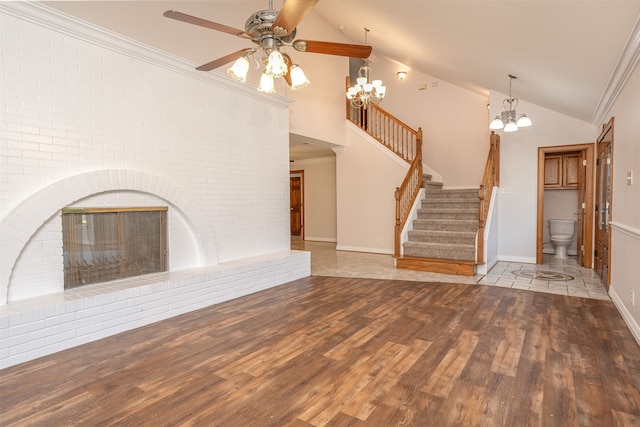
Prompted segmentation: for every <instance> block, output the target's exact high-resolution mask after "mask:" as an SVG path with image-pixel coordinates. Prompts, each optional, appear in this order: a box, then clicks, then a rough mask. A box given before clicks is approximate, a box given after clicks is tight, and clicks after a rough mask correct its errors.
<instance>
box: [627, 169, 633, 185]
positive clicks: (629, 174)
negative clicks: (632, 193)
mask: <svg viewBox="0 0 640 427" xmlns="http://www.w3.org/2000/svg"><path fill="white" fill-rule="evenodd" d="M632 184H633V171H629V172H627V185H632Z"/></svg>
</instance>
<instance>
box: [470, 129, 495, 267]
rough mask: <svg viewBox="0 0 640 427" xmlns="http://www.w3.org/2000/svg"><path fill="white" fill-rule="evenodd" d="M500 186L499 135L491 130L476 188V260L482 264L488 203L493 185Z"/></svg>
mask: <svg viewBox="0 0 640 427" xmlns="http://www.w3.org/2000/svg"><path fill="white" fill-rule="evenodd" d="M498 186H500V135H498V134H496V133H495V132H493V131H491V136H490V146H489V155H488V156H487V164H486V165H485V168H484V175H483V176H482V184H480V189H479V190H478V198H479V199H480V207H479V208H478V210H479V212H478V247H477V250H476V262H477V263H478V264H484V249H485V248H484V229H485V226H486V222H487V216H488V214H489V204H490V202H491V193H492V192H493V187H498Z"/></svg>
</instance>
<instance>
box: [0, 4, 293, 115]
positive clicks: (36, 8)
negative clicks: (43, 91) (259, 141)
mask: <svg viewBox="0 0 640 427" xmlns="http://www.w3.org/2000/svg"><path fill="white" fill-rule="evenodd" d="M0 12H2V13H4V14H6V15H9V16H13V17H15V18H18V19H21V20H23V21H27V22H31V23H32V24H35V25H38V26H40V27H43V28H47V29H50V30H53V31H56V32H58V33H61V34H64V35H66V36H69V37H73V38H76V39H78V40H82V41H85V42H87V43H91V44H93V45H95V46H99V47H102V48H104V49H107V50H110V51H112V52H116V53H119V54H121V55H125V56H128V57H131V58H134V59H136V60H139V61H143V62H146V63H149V64H152V65H154V66H157V67H160V68H164V69H166V70H169V71H172V72H175V73H179V74H182V75H185V76H187V77H190V78H193V79H196V80H200V81H202V82H205V83H208V84H211V85H214V86H217V87H220V88H223V89H226V90H229V91H231V92H235V93H238V94H242V95H245V96H248V97H250V98H254V99H257V100H260V101H263V102H266V103H269V104H272V105H274V106H277V107H280V108H287V107H289V105H290V104H291V103H292V102H293V100H291V99H289V98H286V97H284V96H281V95H277V94H266V93H262V92H259V91H258V90H257V89H256V88H255V87H252V86H250V85H247V84H243V83H240V82H237V81H235V80H233V79H231V78H229V77H227V76H224V75H221V74H217V73H204V72H202V71H197V70H195V66H194V64H193V63H190V62H188V61H185V60H184V59H181V58H179V57H177V56H174V55H171V54H169V53H167V52H164V51H161V50H159V49H156V48H153V47H151V46H148V45H145V44H143V43H140V42H137V41H135V40H133V39H130V38H127V37H124V36H122V35H120V34H117V33H115V32H113V31H109V30H106V29H104V28H101V27H98V26H96V25H94V24H91V23H89V22H86V21H83V20H81V19H78V18H76V17H74V16H71V15H69V14H66V13H64V12H61V11H59V10H57V9H54V8H52V7H49V6H46V5H44V4H41V3H38V2H32V1H12V2H2V1H0Z"/></svg>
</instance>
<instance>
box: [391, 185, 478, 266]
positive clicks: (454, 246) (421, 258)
mask: <svg viewBox="0 0 640 427" xmlns="http://www.w3.org/2000/svg"><path fill="white" fill-rule="evenodd" d="M424 182H425V197H424V199H422V201H421V207H420V208H419V209H418V218H417V219H415V220H414V221H413V230H411V231H409V238H408V241H407V242H405V243H403V245H402V247H403V249H404V256H403V257H400V258H397V260H396V263H397V265H396V266H397V267H398V268H408V269H414V270H416V269H417V270H422V271H431V272H437V273H448V274H459V275H473V274H475V264H476V263H475V260H476V235H477V233H478V210H479V204H480V202H479V199H478V190H473V189H472V190H443V189H442V184H441V183H440V184H439V186H434V185H433V184H434V183H431V182H430V179H429V178H426V179H425V181H424ZM438 187H439V188H438Z"/></svg>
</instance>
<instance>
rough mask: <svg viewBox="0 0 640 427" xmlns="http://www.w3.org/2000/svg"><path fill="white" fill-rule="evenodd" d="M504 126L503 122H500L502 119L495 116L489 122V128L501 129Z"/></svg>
mask: <svg viewBox="0 0 640 427" xmlns="http://www.w3.org/2000/svg"><path fill="white" fill-rule="evenodd" d="M503 127H504V123H502V120H500V117H498V116H496V118H495V119H493V120H491V123H490V124H489V129H491V130H498V129H502V128H503Z"/></svg>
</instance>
